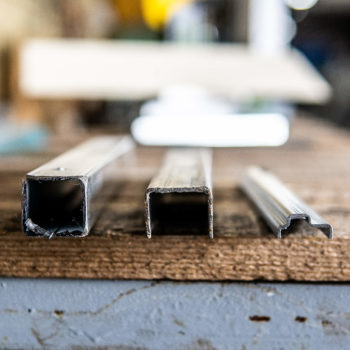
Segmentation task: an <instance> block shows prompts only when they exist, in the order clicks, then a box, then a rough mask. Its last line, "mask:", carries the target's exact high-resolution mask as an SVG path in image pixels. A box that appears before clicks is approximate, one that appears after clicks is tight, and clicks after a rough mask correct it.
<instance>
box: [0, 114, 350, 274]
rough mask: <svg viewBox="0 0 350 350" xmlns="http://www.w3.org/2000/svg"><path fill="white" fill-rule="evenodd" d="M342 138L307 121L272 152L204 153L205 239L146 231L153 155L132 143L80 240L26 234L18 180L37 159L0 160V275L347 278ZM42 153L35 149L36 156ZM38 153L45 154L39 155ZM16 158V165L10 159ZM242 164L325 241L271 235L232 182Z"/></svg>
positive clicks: (348, 192)
mask: <svg viewBox="0 0 350 350" xmlns="http://www.w3.org/2000/svg"><path fill="white" fill-rule="evenodd" d="M349 136H350V134H348V133H346V132H343V131H340V130H338V129H336V128H332V127H329V126H326V125H323V124H321V123H320V122H318V121H317V122H316V121H313V120H308V119H300V120H298V121H297V122H295V124H294V125H293V126H292V137H291V140H290V142H289V143H288V144H287V145H285V146H283V147H281V148H271V149H235V150H229V149H227V150H216V151H215V152H214V167H213V169H214V174H213V175H214V176H213V182H214V201H215V206H214V208H215V217H214V236H215V238H214V239H213V240H210V239H209V238H208V237H207V235H206V234H203V235H198V236H193V235H192V236H191V235H186V233H184V234H183V235H179V236H166V235H157V236H156V235H154V236H153V238H152V239H147V238H146V234H145V227H144V203H143V199H144V191H145V188H146V187H147V184H148V183H149V180H150V178H151V177H152V176H153V175H154V173H155V172H156V170H157V167H158V165H159V164H160V162H161V160H162V155H163V151H162V150H161V149H158V148H144V149H139V150H138V151H137V152H136V153H135V154H134V155H133V156H132V157H129V158H128V159H124V160H122V161H121V163H120V165H119V172H118V174H117V173H116V182H117V183H116V185H117V186H116V191H115V192H114V193H113V194H112V197H111V198H110V200H109V201H108V202H107V203H106V207H105V209H104V210H103V213H102V214H101V216H100V218H99V220H98V221H97V223H96V225H95V227H94V229H93V231H92V233H91V235H90V236H88V237H86V238H75V239H66V238H54V239H51V240H47V239H42V238H30V237H26V236H25V235H24V234H23V233H22V232H21V227H20V184H21V178H22V177H23V176H24V174H25V172H26V171H28V170H30V169H31V168H34V167H35V166H37V165H39V164H40V157H35V158H32V162H30V161H29V160H28V159H27V160H25V161H23V157H18V158H15V157H14V158H7V159H6V158H4V159H2V160H1V162H0V183H1V184H2V185H1V186H0V198H1V200H0V247H1V249H0V275H1V276H17V277H70V278H107V279H164V278H165V279H174V280H275V281H285V280H296V281H350V215H349V213H350V176H349V175H350V165H349V156H350V137H349ZM45 157H46V158H47V155H44V156H43V158H45ZM46 158H45V159H46ZM20 162H22V163H21V164H22V165H20V164H19V163H20ZM251 164H256V165H260V166H263V167H266V168H268V169H270V170H271V171H273V172H275V173H276V174H277V175H278V176H279V177H280V179H281V180H283V181H284V183H286V184H287V185H288V186H289V187H290V188H291V189H292V190H294V191H295V193H296V194H297V195H298V196H300V197H301V198H302V199H303V200H304V201H305V202H306V203H307V204H309V205H310V206H311V207H313V208H314V209H315V210H317V211H318V212H319V213H320V214H321V215H322V216H323V217H324V218H325V219H326V220H328V221H329V222H330V223H331V224H332V225H333V227H334V235H335V238H334V240H332V241H331V240H328V239H327V238H325V237H324V236H323V235H322V234H321V233H320V232H318V231H317V230H316V229H313V228H310V227H309V226H307V225H304V226H301V227H297V228H296V230H295V232H293V233H291V234H290V235H288V236H287V237H285V238H284V239H281V240H279V239H277V238H275V237H274V235H273V234H272V233H271V232H270V230H269V228H268V227H267V226H266V225H265V223H264V222H263V221H262V220H261V218H260V217H259V215H258V213H257V211H256V210H255V209H254V207H253V205H252V204H251V203H250V202H249V200H248V199H247V198H246V197H245V196H244V194H243V193H242V192H241V191H240V190H239V189H238V188H237V180H238V178H239V176H240V175H241V173H242V171H243V169H244V168H245V167H246V166H248V165H251Z"/></svg>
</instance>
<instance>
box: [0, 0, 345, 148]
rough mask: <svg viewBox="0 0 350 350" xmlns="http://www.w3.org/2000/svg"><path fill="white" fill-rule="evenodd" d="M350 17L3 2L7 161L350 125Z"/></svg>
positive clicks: (334, 12)
mask: <svg viewBox="0 0 350 350" xmlns="http://www.w3.org/2000/svg"><path fill="white" fill-rule="evenodd" d="M349 18H350V2H348V1H346V0H333V1H326V0H319V1H317V0H250V1H248V0H192V1H191V0H134V1H130V0H60V1H57V0H0V140H1V141H0V153H13V152H21V151H23V150H25V151H28V150H36V149H42V147H44V146H45V144H46V143H47V142H48V140H49V139H50V135H51V136H57V135H59V136H64V137H66V138H69V137H74V135H77V134H79V135H82V134H85V133H89V132H91V131H92V130H93V131H94V132H95V131H96V130H98V131H103V132H121V133H127V132H129V131H130V130H131V131H132V133H133V135H134V137H135V138H136V140H137V141H138V142H139V143H141V144H146V145H200V146H226V147H235V146H278V145H280V144H283V143H284V142H286V141H287V139H288V134H289V125H290V123H291V127H292V121H293V118H296V117H297V116H298V115H299V114H300V115H302V114H305V113H307V114H311V115H313V116H315V117H317V118H323V119H329V120H331V121H332V122H334V123H336V124H338V125H340V126H342V127H345V128H347V127H349V126H350V119H349V117H348V115H349V112H350V111H349V109H350V96H349V95H350V64H349V62H350V60H349V55H350V42H349V40H348V34H349V28H350V24H349V23H350V21H349ZM263 118H265V119H263ZM261 121H263V122H261ZM264 125H265V129H264ZM184 129H185V130H188V132H187V133H186V132H184V134H182V132H181V130H184ZM196 131H198V132H196ZM72 135H73V136H72ZM160 135H162V136H160ZM198 135H199V136H198Z"/></svg>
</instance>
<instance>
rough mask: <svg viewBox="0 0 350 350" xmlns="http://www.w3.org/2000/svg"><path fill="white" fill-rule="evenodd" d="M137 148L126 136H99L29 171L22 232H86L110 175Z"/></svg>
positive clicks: (48, 235)
mask: <svg viewBox="0 0 350 350" xmlns="http://www.w3.org/2000/svg"><path fill="white" fill-rule="evenodd" d="M133 147H134V143H133V142H132V140H131V138H130V137H127V136H125V137H123V136H122V137H120V136H100V137H95V138H92V139H90V140H89V141H87V142H84V143H83V144H81V145H79V146H77V147H75V148H73V149H72V150H70V151H68V152H66V153H64V154H62V155H61V156H59V157H57V158H55V159H53V160H51V161H50V162H48V163H46V164H44V165H42V166H41V167H39V168H37V169H35V170H33V171H31V172H29V173H28V174H27V175H26V178H25V180H24V181H23V185H22V227H23V231H24V232H25V233H26V234H27V235H29V236H41V237H46V238H52V237H55V236H65V237H67V236H68V237H84V236H86V235H87V234H88V233H89V231H90V229H91V227H92V225H93V223H94V222H95V220H96V218H97V216H98V214H99V211H100V209H101V208H102V206H103V204H104V202H105V199H106V196H107V195H108V194H107V191H106V189H107V188H109V186H106V185H107V184H108V182H106V181H105V180H106V178H107V174H108V173H109V171H110V170H111V168H112V166H113V165H114V162H115V160H116V159H117V158H119V157H120V156H122V155H123V154H125V153H127V152H128V151H130V150H131V149H132V148H133Z"/></svg>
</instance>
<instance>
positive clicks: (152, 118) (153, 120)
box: [131, 85, 289, 147]
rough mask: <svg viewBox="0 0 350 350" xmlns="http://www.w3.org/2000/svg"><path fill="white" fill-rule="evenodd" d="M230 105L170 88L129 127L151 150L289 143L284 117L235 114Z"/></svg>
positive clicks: (190, 89) (198, 91)
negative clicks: (178, 147) (172, 147)
mask: <svg viewBox="0 0 350 350" xmlns="http://www.w3.org/2000/svg"><path fill="white" fill-rule="evenodd" d="M235 110H236V108H235V107H234V105H233V103H230V102H229V101H227V100H224V99H222V98H219V97H217V96H215V95H212V94H210V93H209V92H208V91H206V90H205V89H202V88H200V87H197V86H190V85H185V86H181V85H178V86H172V87H169V88H167V89H165V90H164V91H163V92H162V93H161V94H160V96H159V98H158V99H157V100H153V101H150V102H146V103H145V104H144V105H143V107H142V108H141V111H140V112H141V116H140V117H138V118H137V119H135V120H134V121H133V123H132V125H131V132H132V135H133V136H134V138H135V140H136V141H137V142H139V143H140V144H143V145H153V146H198V147H255V146H280V145H282V144H284V143H285V142H286V141H287V140H288V136H289V121H288V118H287V117H286V116H285V115H284V113H247V114H242V113H241V114H240V113H238V112H236V111H235Z"/></svg>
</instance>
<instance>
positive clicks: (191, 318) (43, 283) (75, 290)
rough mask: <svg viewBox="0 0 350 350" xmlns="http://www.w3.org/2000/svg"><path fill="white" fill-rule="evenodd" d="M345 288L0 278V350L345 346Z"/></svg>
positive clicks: (348, 315)
mask: <svg viewBox="0 0 350 350" xmlns="http://www.w3.org/2000/svg"><path fill="white" fill-rule="evenodd" d="M349 344H350V289H349V286H348V285H344V284H343V285H316V284H280V283H278V284H277V283H276V284H266V283H257V284H253V283H249V284H248V283H194V282H193V283H173V282H151V281H92V280H29V279H0V348H10V349H11V348H12V349H13V348H15V349H18V348H33V349H68V348H75V349H90V348H91V349H96V348H99V349H101V348H102V349H105V348H106V349H119V350H121V349H170V350H171V349H206V350H209V349H211V350H212V349H240V350H243V349H245V350H248V349H271V350H273V349H276V350H277V349H278V350H280V349H293V350H295V349H319V350H320V349H327V350H329V349H346V348H347V347H348V346H349Z"/></svg>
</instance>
